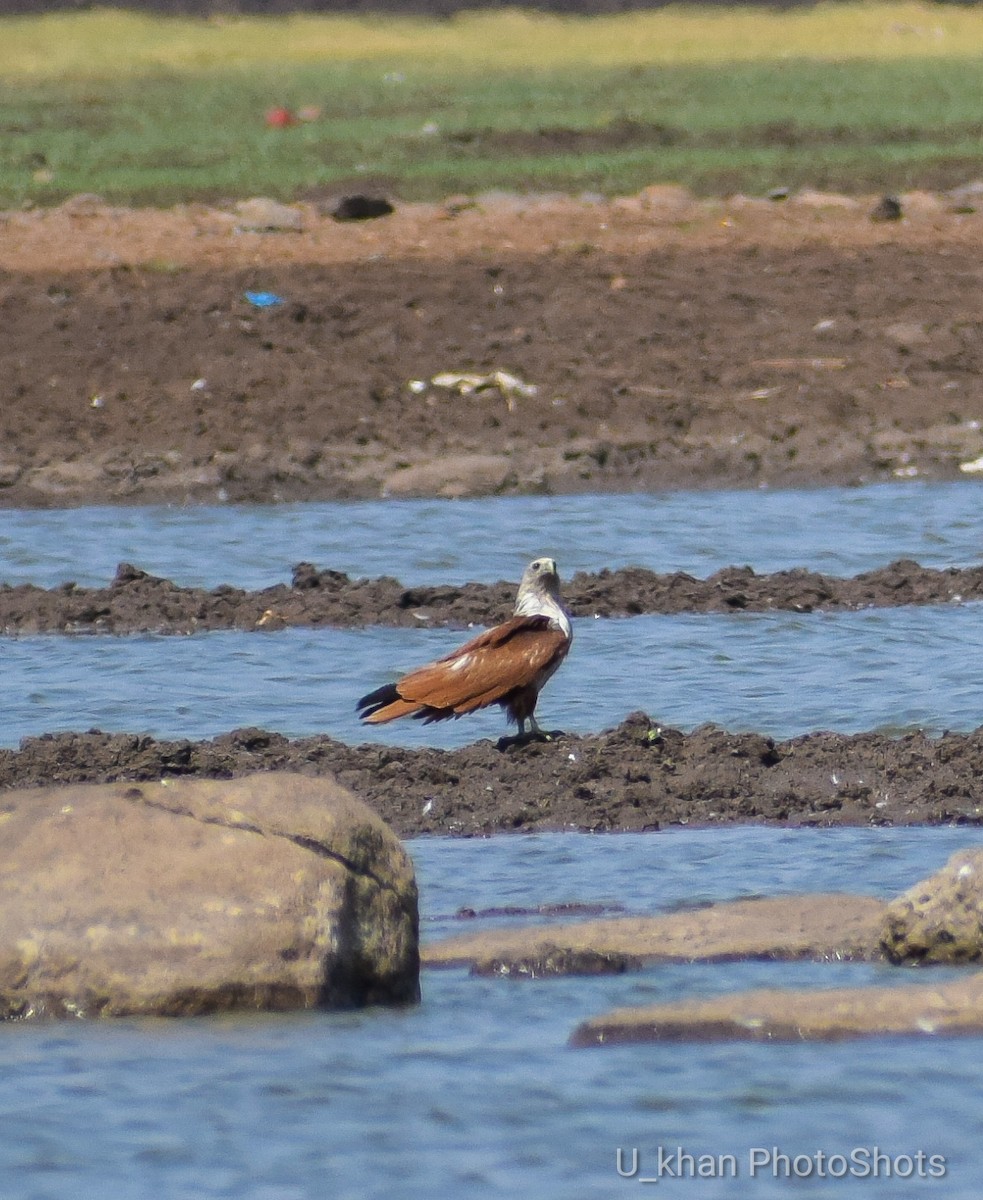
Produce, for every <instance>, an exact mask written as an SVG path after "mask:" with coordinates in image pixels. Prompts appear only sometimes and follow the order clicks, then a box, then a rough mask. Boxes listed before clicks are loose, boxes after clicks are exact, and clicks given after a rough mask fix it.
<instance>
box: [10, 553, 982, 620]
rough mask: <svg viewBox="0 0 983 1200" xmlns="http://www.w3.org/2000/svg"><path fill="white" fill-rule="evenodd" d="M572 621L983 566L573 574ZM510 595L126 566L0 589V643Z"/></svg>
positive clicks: (745, 606) (495, 588)
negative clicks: (85, 578)
mask: <svg viewBox="0 0 983 1200" xmlns="http://www.w3.org/2000/svg"><path fill="white" fill-rule="evenodd" d="M564 595H565V597H566V600H567V603H568V605H569V607H570V609H571V611H572V612H573V614H574V616H576V617H595V616H596V617H629V616H638V615H640V614H642V613H663V614H673V613H684V612H689V613H697V612H718V613H726V612H773V611H777V610H787V611H792V612H800V613H806V612H813V611H823V612H832V611H836V610H849V609H853V610H856V609H862V608H887V607H896V606H899V605H906V604H950V603H959V602H961V601H968V600H979V599H981V598H983V567H964V568H957V567H951V568H946V569H942V570H939V569H935V568H931V567H922V566H920V565H919V564H918V563H915V562H911V561H909V560H900V561H898V562H895V563H891V564H890V565H889V566H887V567H882V568H879V569H877V570H875V571H867V572H864V573H863V574H860V575H857V576H855V577H853V578H851V579H840V578H836V577H834V576H830V575H822V574H819V573H817V572H815V571H807V570H804V569H801V568H799V569H793V570H789V571H777V572H774V573H773V574H766V575H758V574H756V573H755V572H754V571H753V570H752V569H751V568H750V567H727V568H725V569H724V570H722V571H717V572H716V573H715V574H713V575H711V576H710V577H709V578H708V579H696V578H694V577H693V576H691V575H687V574H684V573H683V572H675V573H674V574H670V575H660V574H658V573H656V572H654V571H649V570H647V569H646V568H643V567H625V568H621V569H618V570H602V571H599V572H596V573H589V572H584V571H579V572H577V574H575V575H574V576H573V578H572V579H571V580H570V581H569V583H567V584H566V585H565V587H564ZM514 601H515V584H514V583H507V582H504V581H503V582H500V583H496V584H480V583H466V584H461V585H455V584H441V585H437V586H416V587H405V586H404V585H403V584H401V583H400V582H399V580H398V579H393V578H389V577H385V576H383V577H381V578H378V579H351V578H350V577H349V576H348V575H345V574H344V573H342V572H340V571H331V570H323V571H319V570H317V569H316V568H315V567H313V566H312V565H311V564H310V563H299V564H298V565H297V566H295V567H294V568H293V572H292V578H291V582H290V584H289V585H287V584H278V585H276V586H275V587H269V588H263V589H262V590H260V591H245V590H243V589H242V588H236V587H232V586H230V585H227V584H225V585H222V586H220V587H217V588H212V589H205V588H186V587H182V586H181V585H180V584H177V583H174V582H172V581H171V580H168V579H161V578H159V577H158V576H154V575H149V574H148V573H147V572H145V571H142V570H140V568H139V567H134V566H133V565H131V564H129V563H121V564H120V566H119V567H118V569H117V572H116V576H115V578H114V579H113V581H112V582H111V583H110V585H109V586H108V587H105V588H86V587H77V586H76V585H75V584H73V583H70V582H66V583H64V584H62V585H60V586H59V587H55V588H50V589H45V588H39V587H36V586H34V585H32V584H20V585H18V586H16V587H11V586H9V585H2V584H0V634H7V635H13V634H32V633H106V634H126V633H142V632H152V633H180V634H187V633H194V632H199V631H205V630H214V629H239V630H257V631H267V632H271V631H276V630H278V629H283V628H285V627H286V626H290V625H295V626H301V625H306V626H334V627H353V626H365V625H391V626H400V627H405V628H420V627H423V626H429V627H435V626H453V627H460V628H464V627H467V626H469V625H494V624H496V623H497V622H499V621H503V620H505V619H506V617H508V616H509V615H510V614H511V612H512V607H513V604H514Z"/></svg>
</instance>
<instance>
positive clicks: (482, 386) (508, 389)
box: [430, 371, 539, 412]
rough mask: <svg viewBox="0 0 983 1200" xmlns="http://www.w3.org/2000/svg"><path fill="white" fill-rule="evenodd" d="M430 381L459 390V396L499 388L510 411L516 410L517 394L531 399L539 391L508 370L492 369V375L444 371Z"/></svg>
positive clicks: (442, 386) (452, 389)
mask: <svg viewBox="0 0 983 1200" xmlns="http://www.w3.org/2000/svg"><path fill="white" fill-rule="evenodd" d="M430 382H431V383H432V384H433V386H434V387H439V388H446V389H447V390H448V391H452V392H457V394H458V395H459V396H475V395H477V394H478V393H479V392H485V391H489V390H490V389H497V390H498V391H499V392H501V394H502V396H504V398H505V403H506V404H507V405H508V409H509V412H512V411H513V410H514V408H515V400H516V397H517V396H521V397H522V398H523V399H529V398H531V397H532V396H535V395H537V394H538V392H539V388H537V387H536V385H535V384H534V383H526V381H525V380H524V379H520V378H519V377H518V376H517V375H511V374H509V372H508V371H492V372H491V374H490V375H472V374H470V373H461V374H458V373H456V372H453V371H442V372H441V373H440V374H438V375H434V377H433V378H432V379H431V380H430Z"/></svg>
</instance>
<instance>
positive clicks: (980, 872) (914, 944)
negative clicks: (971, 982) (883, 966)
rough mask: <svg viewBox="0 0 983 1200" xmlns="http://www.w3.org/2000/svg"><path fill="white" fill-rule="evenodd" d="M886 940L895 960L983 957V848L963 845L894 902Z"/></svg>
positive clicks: (887, 951) (883, 931)
mask: <svg viewBox="0 0 983 1200" xmlns="http://www.w3.org/2000/svg"><path fill="white" fill-rule="evenodd" d="M881 946H882V947H883V950H884V953H885V954H886V955H887V957H888V958H889V959H890V960H891V962H894V963H966V962H979V960H980V959H981V958H983V850H960V851H959V852H958V853H956V854H954V855H953V856H952V857H951V858H950V859H949V861H948V862H947V863H946V864H945V866H944V867H943V868H942V869H941V871H937V872H936V873H935V874H934V875H930V876H929V877H928V879H923V880H922V881H921V882H920V883H916V884H915V886H914V887H912V888H909V889H908V891H906V892H903V893H902V894H901V895H900V896H898V897H897V898H896V899H894V900H892V901H891V903H890V904H889V905H888V908H887V911H886V912H885V914H884V920H883V924H882V926H881Z"/></svg>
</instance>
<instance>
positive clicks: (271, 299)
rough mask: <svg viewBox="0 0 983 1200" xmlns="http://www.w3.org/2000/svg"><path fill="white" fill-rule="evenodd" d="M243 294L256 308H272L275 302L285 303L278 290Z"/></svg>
mask: <svg viewBox="0 0 983 1200" xmlns="http://www.w3.org/2000/svg"><path fill="white" fill-rule="evenodd" d="M243 295H244V296H245V297H246V299H247V300H248V301H249V303H250V304H251V305H252V306H253V307H254V308H272V307H273V305H274V304H282V303H283V297H282V296H278V295H277V294H276V292H244V293H243Z"/></svg>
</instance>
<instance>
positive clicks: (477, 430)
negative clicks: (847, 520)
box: [0, 187, 983, 507]
mask: <svg viewBox="0 0 983 1200" xmlns="http://www.w3.org/2000/svg"><path fill="white" fill-rule="evenodd" d="M876 199H877V198H876V197H869V196H868V197H854V198H849V197H842V196H839V197H824V196H817V195H815V194H811V193H810V194H802V195H798V196H793V197H790V198H789V200H788V201H787V202H786V203H784V204H774V203H771V202H769V201H767V200H760V199H749V198H746V197H734V198H732V199H730V200H726V201H697V200H695V199H694V198H693V197H692V196H689V195H688V194H687V193H685V192H683V191H682V190H681V189H679V188H673V187H653V188H649V189H646V190H645V191H644V192H643V193H641V194H639V195H637V196H632V197H623V198H620V199H615V200H610V201H602V200H599V199H597V198H595V199H594V200H592V201H586V200H575V199H569V198H567V199H564V198H562V197H548V198H547V197H520V196H511V197H510V196H499V197H497V198H489V197H478V198H474V197H463V198H462V197H459V198H457V199H456V200H455V201H453V202H448V203H446V204H439V205H437V204H435V205H399V204H397V209H396V212H395V213H394V214H393V215H392V216H390V217H386V218H384V219H381V220H377V221H369V222H349V223H341V224H339V223H338V222H334V221H332V220H331V219H330V218H329V217H326V216H324V215H323V214H321V213H319V212H318V210H317V208H316V206H314V205H300V206H298V207H297V213H298V218H297V221H298V224H299V228H298V229H295V230H292V231H290V232H274V233H259V232H249V231H246V230H243V229H242V228H241V227H240V225H239V223H238V219H237V217H236V216H235V213H234V212H233V211H228V212H225V211H219V210H214V209H208V208H205V207H203V206H183V207H180V208H177V209H174V210H169V211H166V212H153V211H131V210H125V209H117V208H111V207H108V206H106V205H103V204H100V203H99V202H98V200H95V201H93V200H92V199H91V198H85V197H77V198H75V200H73V201H69V202H67V203H66V204H65V205H62V206H61V207H60V208H58V209H55V210H49V211H36V212H27V213H4V214H0V323H2V327H3V340H4V346H3V363H4V379H3V384H2V389H3V391H2V394H3V404H2V406H0V506H5V507H53V506H65V505H77V504H84V503H150V502H155V503H156V502H166V503H189V502H191V503H195V502H206V501H207V502H211V503H214V502H215V501H216V500H229V501H259V502H269V501H275V500H313V499H337V498H359V497H378V496H380V495H392V496H404V495H418V496H429V495H437V496H461V495H492V494H517V493H564V492H565V493H570V492H586V491H589V492H597V491H608V492H611V491H646V490H655V489H661V488H669V487H723V486H749V487H753V486H760V485H763V484H768V485H772V486H782V485H789V484H817V483H865V482H873V481H877V480H884V479H897V478H908V477H922V478H960V477H965V472H963V471H962V468H963V467H965V466H967V465H969V466H971V467H972V465H973V464H976V463H978V462H980V460H981V459H983V429H981V424H980V422H981V417H983V413H981V410H980V405H979V401H978V391H977V387H976V381H977V380H978V378H979V376H980V373H981V371H983V339H981V337H980V330H981V319H980V315H979V303H978V297H979V262H980V245H981V241H980V234H981V230H983V212H976V211H972V209H973V207H974V206H973V204H966V203H963V204H961V205H954V203H953V201H952V200H951V198H946V197H943V196H934V195H928V194H917V195H916V194H912V195H910V196H905V197H902V206H903V217H902V219H901V220H899V221H893V222H887V223H884V222H882V223H873V222H872V221H871V220H870V213H871V209H872V207H873V205H874V203H875V202H876ZM957 210H958V211H957ZM353 225H357V226H358V228H353V227H352V226H353ZM250 291H263V292H273V293H275V295H276V296H277V297H279V298H280V299H281V301H282V303H279V304H274V305H272V306H271V307H268V308H262V309H260V308H256V307H255V306H253V305H252V304H251V303H250V301H249V300H248V298H247V292H250ZM496 371H506V372H509V373H511V374H512V375H514V376H515V377H517V378H518V379H519V380H520V381H521V382H522V383H523V384H524V385H528V386H527V387H525V390H521V391H520V392H517V393H507V392H503V390H502V389H501V388H499V387H497V386H491V387H488V388H485V389H484V390H478V391H474V392H471V393H469V394H465V395H462V394H460V393H459V392H458V391H457V390H455V389H454V388H447V387H442V386H438V385H436V384H434V383H433V380H434V378H435V377H439V376H440V375H441V374H444V373H451V374H453V373H456V372H464V373H469V372H477V373H478V374H481V375H488V374H491V373H494V372H496ZM975 469H977V470H978V469H979V468H978V467H977V468H975Z"/></svg>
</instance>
